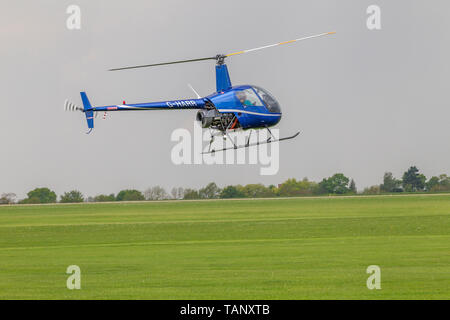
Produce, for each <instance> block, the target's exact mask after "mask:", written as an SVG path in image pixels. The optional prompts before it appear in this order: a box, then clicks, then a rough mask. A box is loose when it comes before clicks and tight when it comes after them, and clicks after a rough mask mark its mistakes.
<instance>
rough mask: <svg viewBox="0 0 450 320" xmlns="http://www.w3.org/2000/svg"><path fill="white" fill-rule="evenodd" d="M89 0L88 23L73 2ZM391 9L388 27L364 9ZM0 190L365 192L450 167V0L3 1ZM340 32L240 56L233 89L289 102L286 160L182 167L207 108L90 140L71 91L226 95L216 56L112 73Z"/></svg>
mask: <svg viewBox="0 0 450 320" xmlns="http://www.w3.org/2000/svg"><path fill="white" fill-rule="evenodd" d="M71 4H76V5H79V6H80V8H81V30H68V29H67V27H66V20H67V18H68V16H69V15H68V14H67V13H66V9H67V7H68V6H69V5H71ZM371 4H376V5H379V6H380V8H381V27H382V29H381V30H375V31H370V30H368V28H367V27H366V19H367V17H368V15H367V14H366V9H367V7H368V6H369V5H371ZM0 10H1V12H2V18H1V19H0V41H1V46H2V50H1V51H0V55H1V59H0V65H1V77H0V88H1V91H2V95H1V99H2V103H1V105H0V134H1V137H2V146H1V157H0V168H1V176H0V177H1V178H0V193H2V192H14V193H16V194H17V195H18V197H19V198H23V197H25V195H26V192H28V191H29V190H31V189H33V188H35V187H38V186H46V187H49V188H51V189H53V190H55V191H56V192H57V193H58V194H61V193H63V192H64V191H69V190H72V189H79V190H80V191H82V192H83V193H84V194H85V195H91V196H94V195H96V194H99V193H113V192H114V193H116V192H118V191H119V190H121V189H124V188H137V189H140V190H144V189H146V188H147V187H150V186H154V185H162V186H163V187H165V188H166V189H168V191H170V188H172V187H173V186H182V187H195V188H199V187H202V186H204V185H206V184H207V183H208V182H211V181H215V182H216V183H217V184H218V185H219V186H225V185H227V184H248V183H264V184H266V185H268V184H277V183H281V182H282V181H284V180H286V179H287V178H290V177H295V178H298V179H301V178H303V177H308V178H309V179H312V180H316V181H319V180H321V179H322V178H323V177H326V176H329V175H332V174H333V173H336V172H342V173H344V174H345V175H347V176H349V177H352V178H354V179H355V181H356V184H357V187H358V189H362V188H364V187H366V186H369V185H373V184H379V183H380V182H381V180H382V176H383V173H384V172H385V171H392V172H393V173H394V175H396V176H401V174H402V173H403V171H405V170H406V169H407V168H408V167H409V166H411V165H416V166H417V167H418V168H419V169H420V170H421V171H422V172H423V173H424V174H425V175H427V176H431V175H438V174H440V173H450V143H449V141H450V130H449V120H450V108H449V92H450V90H449V86H450V84H449V71H450V68H449V65H450V64H449V57H450V46H449V40H450V38H449V34H448V30H449V29H450V20H449V19H448V12H449V10H450V3H449V2H448V1H443V0H442V1H433V5H430V4H429V3H428V2H426V1H420V0H416V1H413V0H402V1H399V0H398V1H386V0H384V1H383V0H371V1H365V0H352V1H348V0H347V1H342V0H340V1H335V0H328V1H325V0H319V1H318V0H311V1H267V0H255V1H253V0H252V1H242V0H240V1H236V0H227V1H212V0H198V1H197V0H193V1H182V0H176V1H172V0H152V1H92V0H90V1H87V0H86V1H84V0H83V1H81V0H78V1H61V0H52V1H50V0H46V1H24V0H19V1H2V2H1V3H0ZM328 31H336V32H337V34H336V35H334V36H330V37H324V38H318V39H313V40H309V41H304V42H301V43H297V44H294V45H287V46H284V47H278V48H271V49H267V50H263V51H258V52H255V53H251V54H247V55H242V56H236V57H233V58H230V59H229V60H228V61H227V64H228V67H229V70H230V75H231V80H232V82H233V84H247V83H248V84H256V85H259V86H262V87H264V88H267V89H269V90H270V91H271V92H272V93H273V94H274V95H275V96H276V97H277V99H278V101H279V102H280V104H281V107H282V111H283V118H282V120H281V122H280V123H279V125H278V128H280V134H281V136H286V135H289V134H291V133H294V132H296V131H297V130H301V131H302V134H301V136H300V137H298V138H297V139H296V140H293V141H289V142H285V143H282V144H281V146H280V170H279V172H278V174H276V175H273V176H261V175H260V166H259V165H228V166H226V165H214V166H210V165H190V166H189V165H181V166H177V165H174V164H173V163H172V161H171V158H170V153H171V149H172V148H173V147H174V145H175V143H174V142H171V141H170V135H171V133H172V132H173V131H174V130H175V129H177V128H183V127H184V128H187V129H189V130H191V131H192V123H193V119H194V118H195V111H179V112H164V111H154V112H122V113H112V114H110V115H109V117H108V119H107V120H105V121H103V120H101V117H100V118H98V119H96V128H95V129H94V132H93V133H92V134H90V135H86V134H85V132H86V123H85V122H86V121H85V119H84V116H83V114H81V113H67V112H64V110H63V103H64V100H65V99H66V98H69V99H70V100H71V101H73V102H75V103H77V104H79V105H81V101H80V97H79V92H80V91H84V90H85V91H86V92H87V94H88V96H89V98H90V100H91V103H92V104H94V105H110V104H120V103H121V102H122V100H126V101H127V102H128V103H137V102H148V101H158V100H165V99H179V98H192V97H193V93H192V92H191V91H190V90H189V88H188V87H187V83H191V84H192V85H193V86H194V87H195V89H196V90H197V91H198V92H199V93H200V94H201V95H207V94H210V93H212V92H213V91H215V74H214V62H213V61H210V62H209V61H208V62H201V63H193V64H184V65H178V66H166V67H160V68H153V69H140V70H136V71H124V72H114V73H113V72H107V71H106V70H107V69H109V68H112V67H121V66H124V65H130V64H131V65H132V64H147V63H154V62H162V61H169V60H176V59H189V58H197V57H203V56H211V55H215V54H217V53H227V52H234V51H238V50H242V49H248V48H252V47H258V46H262V45H266V44H270V43H274V42H280V41H285V40H290V39H294V38H298V37H302V36H308V35H313V34H317V33H322V32H328Z"/></svg>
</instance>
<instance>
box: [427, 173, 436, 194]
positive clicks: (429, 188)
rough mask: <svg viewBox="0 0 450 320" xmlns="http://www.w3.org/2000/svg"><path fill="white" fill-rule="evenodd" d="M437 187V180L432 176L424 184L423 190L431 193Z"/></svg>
mask: <svg viewBox="0 0 450 320" xmlns="http://www.w3.org/2000/svg"><path fill="white" fill-rule="evenodd" d="M438 186H439V178H438V177H436V176H434V177H431V178H430V179H429V180H428V181H427V182H426V183H425V188H426V190H427V191H432V190H435V189H437V187H438Z"/></svg>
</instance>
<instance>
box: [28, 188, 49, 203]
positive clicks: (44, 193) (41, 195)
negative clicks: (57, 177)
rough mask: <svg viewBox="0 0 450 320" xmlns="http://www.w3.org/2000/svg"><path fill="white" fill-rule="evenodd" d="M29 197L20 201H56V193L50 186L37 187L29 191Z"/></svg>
mask: <svg viewBox="0 0 450 320" xmlns="http://www.w3.org/2000/svg"><path fill="white" fill-rule="evenodd" d="M27 196H28V198H26V199H23V200H21V201H20V203H54V202H56V193H55V192H53V191H51V190H50V189H49V188H36V189H34V190H31V191H30V192H28V193H27Z"/></svg>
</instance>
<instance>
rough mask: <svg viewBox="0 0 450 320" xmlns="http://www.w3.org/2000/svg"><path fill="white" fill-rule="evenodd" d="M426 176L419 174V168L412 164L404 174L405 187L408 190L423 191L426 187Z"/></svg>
mask: <svg viewBox="0 0 450 320" xmlns="http://www.w3.org/2000/svg"><path fill="white" fill-rule="evenodd" d="M425 181H426V177H425V176H424V175H423V174H419V169H417V167H416V166H412V167H410V168H409V169H408V171H406V172H405V173H404V174H403V188H404V189H405V191H408V192H415V191H422V190H423V189H424V188H425Z"/></svg>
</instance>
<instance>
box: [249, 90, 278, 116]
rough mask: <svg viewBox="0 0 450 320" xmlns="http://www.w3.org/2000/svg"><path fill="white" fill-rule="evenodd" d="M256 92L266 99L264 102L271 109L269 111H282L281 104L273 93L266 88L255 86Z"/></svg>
mask: <svg viewBox="0 0 450 320" xmlns="http://www.w3.org/2000/svg"><path fill="white" fill-rule="evenodd" d="M253 88H254V89H255V91H256V93H257V94H258V95H259V96H260V97H261V99H262V100H263V101H264V103H265V104H266V106H267V109H269V112H272V113H281V108H280V105H279V104H278V102H277V100H276V99H275V97H274V96H273V95H271V94H270V93H269V91H267V90H266V89H263V88H260V87H256V86H253Z"/></svg>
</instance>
